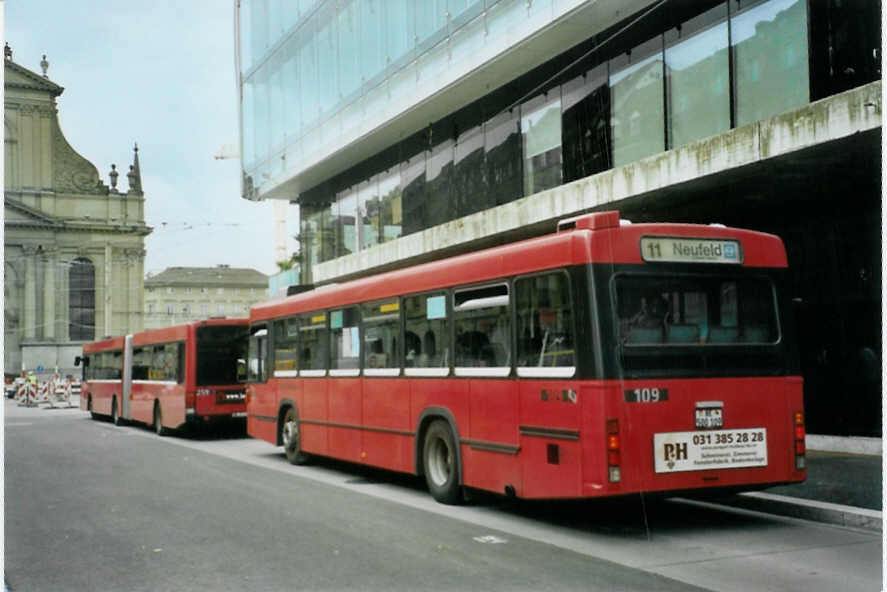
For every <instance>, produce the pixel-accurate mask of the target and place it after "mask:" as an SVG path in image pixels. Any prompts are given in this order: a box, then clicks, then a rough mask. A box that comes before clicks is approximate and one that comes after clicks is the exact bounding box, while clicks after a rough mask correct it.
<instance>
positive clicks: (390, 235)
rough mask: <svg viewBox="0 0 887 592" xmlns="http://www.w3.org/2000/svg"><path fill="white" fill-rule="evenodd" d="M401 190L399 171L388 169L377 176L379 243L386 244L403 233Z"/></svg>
mask: <svg viewBox="0 0 887 592" xmlns="http://www.w3.org/2000/svg"><path fill="white" fill-rule="evenodd" d="M401 190H402V187H401V185H400V170H399V169H397V168H394V169H389V170H387V171H385V172H384V173H382V174H380V175H379V209H380V211H379V242H382V243H387V242H388V241H391V240H394V239H396V238H398V237H399V236H400V235H401V233H402V232H403V201H402V200H403V197H402V195H401Z"/></svg>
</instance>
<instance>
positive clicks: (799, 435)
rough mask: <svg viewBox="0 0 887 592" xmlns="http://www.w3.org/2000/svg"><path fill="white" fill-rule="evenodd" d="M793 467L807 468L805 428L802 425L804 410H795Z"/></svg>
mask: <svg viewBox="0 0 887 592" xmlns="http://www.w3.org/2000/svg"><path fill="white" fill-rule="evenodd" d="M794 427H795V469H797V470H799V471H800V470H802V469H806V468H807V456H806V454H807V443H806V438H807V430H806V428H805V426H804V412H803V411H796V412H795V426H794Z"/></svg>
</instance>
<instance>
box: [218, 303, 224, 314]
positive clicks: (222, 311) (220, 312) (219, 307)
mask: <svg viewBox="0 0 887 592" xmlns="http://www.w3.org/2000/svg"><path fill="white" fill-rule="evenodd" d="M216 314H218V315H224V314H225V305H224V304H217V305H216Z"/></svg>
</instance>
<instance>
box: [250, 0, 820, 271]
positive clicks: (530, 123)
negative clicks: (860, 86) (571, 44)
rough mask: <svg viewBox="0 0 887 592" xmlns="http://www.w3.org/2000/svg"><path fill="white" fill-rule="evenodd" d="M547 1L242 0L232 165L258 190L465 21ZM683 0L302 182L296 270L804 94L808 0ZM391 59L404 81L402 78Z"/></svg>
mask: <svg viewBox="0 0 887 592" xmlns="http://www.w3.org/2000/svg"><path fill="white" fill-rule="evenodd" d="M551 3H552V2H551V0H550V1H549V4H551ZM545 4H546V3H545V2H539V1H538V0H537V1H534V2H525V1H522V2H508V1H506V0H503V1H500V2H492V1H491V0H477V1H473V2H472V1H470V0H428V1H427V2H413V1H410V0H384V1H383V0H338V1H321V0H316V1H306V0H303V1H300V2H282V1H279V0H244V1H243V2H241V4H240V19H241V22H240V32H241V33H240V34H241V39H240V47H241V51H242V53H241V58H240V64H241V75H242V130H243V134H242V148H243V152H242V154H243V167H244V174H245V176H248V177H249V178H250V179H252V186H253V187H254V188H255V189H256V190H257V191H259V192H260V193H261V191H262V183H259V182H257V181H256V180H257V179H274V178H275V176H280V175H281V174H282V175H284V176H285V174H286V163H287V162H288V161H289V160H290V158H299V156H298V155H299V154H304V153H308V152H311V151H318V150H321V151H322V145H324V143H325V142H326V141H327V140H325V139H324V138H329V137H330V136H331V135H332V136H333V137H335V136H336V135H338V134H341V133H344V131H345V130H346V128H351V127H354V126H359V125H360V123H361V122H362V121H365V120H366V119H368V118H371V117H372V115H368V114H367V109H370V108H371V107H372V100H368V99H371V98H372V97H371V95H372V93H374V92H383V91H384V93H385V94H386V96H388V95H391V94H397V95H400V94H402V93H409V92H410V91H411V89H414V87H415V86H416V85H421V84H426V83H427V82H425V79H426V78H427V74H434V72H435V70H434V68H432V67H430V66H429V67H427V68H425V70H420V69H419V68H421V67H422V66H421V64H422V63H423V62H429V61H433V60H435V59H436V56H437V54H438V53H440V52H441V51H442V49H445V50H446V51H447V52H450V53H452V52H457V53H458V52H460V51H466V52H470V51H471V49H472V48H471V41H469V38H470V37H471V36H472V33H473V32H476V31H477V30H480V31H485V33H484V35H487V36H488V35H493V34H495V30H496V27H497V26H500V27H503V30H505V29H504V28H505V27H507V26H508V25H509V24H510V23H509V19H511V20H515V19H518V18H521V19H531V18H532V15H530V14H528V8H527V7H528V5H530V6H532V7H534V9H535V10H540V11H542V10H545V9H546V8H545V7H544V6H543V5H545ZM684 4H685V5H689V6H684V8H683V9H682V10H673V11H671V13H670V14H672V15H675V14H677V15H679V16H678V18H677V19H675V18H674V17H672V19H671V21H669V20H668V19H655V20H656V24H657V25H658V26H657V27H654V28H652V29H650V28H649V27H648V31H638V32H635V31H632V33H633V34H623V35H619V36H617V37H616V38H615V39H613V41H611V42H609V43H608V44H607V45H606V46H605V47H604V48H602V49H599V50H596V51H591V52H589V54H588V55H585V56H583V57H581V58H580V59H575V58H573V57H572V56H567V57H565V58H564V59H562V60H560V61H558V60H555V63H556V65H557V66H560V65H561V64H562V63H565V64H567V67H565V68H560V72H559V73H558V74H557V75H556V76H554V77H549V78H548V79H543V80H541V81H540V80H539V79H540V78H541V76H540V75H538V74H537V75H535V76H534V75H533V74H532V73H531V74H529V75H526V76H524V77H523V78H522V79H517V80H516V81H513V83H512V84H513V86H515V87H516V88H515V89H514V90H513V91H512V92H509V93H504V92H498V93H497V92H491V93H490V94H489V95H488V96H486V97H483V98H481V99H480V100H477V101H475V102H473V103H471V104H469V105H468V106H467V107H465V108H462V109H460V110H459V111H457V112H454V113H441V114H439V115H440V117H439V118H438V119H437V121H434V122H432V123H430V124H429V125H428V127H427V128H426V129H424V130H421V131H419V132H418V133H414V134H412V136H411V137H409V138H406V139H403V140H401V141H398V142H395V143H394V144H392V145H391V146H388V147H386V148H385V149H384V150H382V151H380V152H379V154H378V155H377V156H376V157H374V158H370V159H367V161H366V162H362V163H357V164H358V166H353V167H349V168H348V169H347V170H342V171H339V172H338V174H335V175H332V176H331V177H330V178H328V179H326V180H324V181H323V182H321V183H319V184H317V185H316V186H314V187H310V188H307V189H306V190H304V191H301V192H300V193H299V195H298V197H297V198H298V201H299V203H300V205H301V235H300V239H301V243H302V252H303V254H304V261H303V267H302V268H303V274H304V277H306V278H310V276H311V268H312V264H315V263H318V262H323V261H328V260H331V259H335V258H337V257H342V256H346V255H350V254H353V253H356V252H358V251H360V250H363V249H368V248H370V247H373V246H375V245H378V244H380V243H384V242H387V241H391V240H393V239H396V238H398V237H400V236H403V235H406V234H410V233H413V232H417V231H421V230H424V229H427V228H430V227H433V226H437V225H440V224H443V223H445V222H448V221H450V220H453V219H456V218H459V217H462V216H465V215H468V214H471V213H474V212H477V211H480V210H483V209H487V208H490V207H494V206H496V205H501V204H504V203H507V202H509V201H513V200H515V199H518V198H521V197H524V196H528V195H533V194H535V193H538V192H540V191H544V190H546V189H549V188H552V187H556V186H558V185H560V184H562V183H565V182H569V181H572V180H575V179H578V178H581V177H584V176H588V175H591V174H595V173H598V172H601V171H604V170H607V169H609V168H612V167H618V166H622V165H625V164H628V163H631V162H633V161H636V160H638V159H642V158H645V157H648V156H651V155H654V154H657V153H660V152H662V151H664V150H667V149H671V148H677V147H680V146H682V145H684V144H687V143H689V142H693V141H696V140H699V139H702V138H705V137H709V136H713V135H716V134H719V133H722V132H724V131H726V130H729V129H731V128H733V127H736V126H741V125H744V124H746V123H751V122H754V121H757V120H760V119H763V118H766V117H770V116H773V115H776V114H779V113H782V112H784V111H787V110H790V109H792V108H796V107H799V106H802V105H804V104H806V103H808V102H809V101H810V78H809V71H810V61H809V54H810V35H809V32H808V18H809V14H808V5H807V1H806V0H759V1H748V0H741V1H740V0H730V1H729V2H716V3H712V2H707V3H706V2H696V3H684ZM547 10H549V11H550V10H551V8H550V6H549V7H548V9H547ZM497 15H499V18H498V19H497ZM458 37H461V38H463V41H464V42H465V43H466V44H467V46H465V47H463V46H461V45H459V42H458V39H457V40H455V41H454V40H453V39H454V38H458ZM481 37H483V36H481ZM442 40H446V41H445V42H444V41H442ZM590 45H591V46H592V47H594V44H593V43H591V44H590ZM448 59H452V58H451V57H450V58H448ZM407 64H412V65H413V66H412V68H408V67H407V66H406V65H407ZM417 64H419V65H417ZM404 69H406V70H409V72H410V75H409V76H407V78H409V80H400V78H401V77H403V76H404V75H403V70H404ZM398 85H404V86H403V87H402V88H400V87H398ZM534 86H535V88H533V87H534ZM394 87H397V88H394ZM345 136H347V133H346V134H345ZM291 155H293V156H291ZM292 197H296V196H292Z"/></svg>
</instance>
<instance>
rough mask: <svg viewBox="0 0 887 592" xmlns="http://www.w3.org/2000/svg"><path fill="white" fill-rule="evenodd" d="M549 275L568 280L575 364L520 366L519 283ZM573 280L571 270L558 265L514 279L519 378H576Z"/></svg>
mask: <svg viewBox="0 0 887 592" xmlns="http://www.w3.org/2000/svg"><path fill="white" fill-rule="evenodd" d="M547 275H560V276H562V277H563V278H564V279H565V280H566V285H567V300H568V305H569V310H570V313H571V315H570V316H571V319H570V323H571V325H572V326H571V327H570V329H571V330H572V333H573V335H572V337H573V365H572V366H518V365H517V354H518V344H517V340H518V335H517V312H518V311H517V302H516V298H517V283H518V282H519V281H522V280H532V279H535V278H538V277H544V276H547ZM573 292H574V288H573V281H572V278H571V277H570V274H569V272H568V271H567V270H566V269H565V268H563V267H558V268H554V269H546V270H544V271H539V272H534V273H530V274H525V275H519V276H516V277H514V278H513V279H512V294H513V295H514V298H515V301H514V303H513V305H512V307H511V310H512V317H513V318H512V328H511V334H512V339H513V341H514V343H513V344H512V348H513V352H514V368H515V374H516V375H517V377H518V378H575V376H576V373H577V372H578V369H579V364H580V360H579V359H578V349H579V348H578V337H579V336H578V333H577V331H576V327H577V326H576V319H577V313H576V298H575V295H574V294H573Z"/></svg>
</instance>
